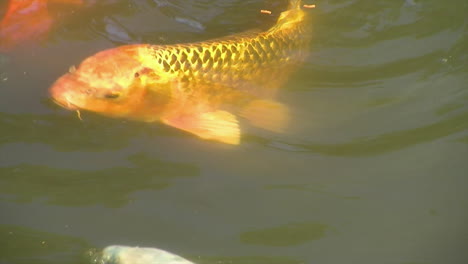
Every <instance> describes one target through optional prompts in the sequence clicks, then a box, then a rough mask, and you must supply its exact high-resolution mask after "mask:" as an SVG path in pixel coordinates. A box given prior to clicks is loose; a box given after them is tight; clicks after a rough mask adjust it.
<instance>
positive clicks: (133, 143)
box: [0, 0, 468, 264]
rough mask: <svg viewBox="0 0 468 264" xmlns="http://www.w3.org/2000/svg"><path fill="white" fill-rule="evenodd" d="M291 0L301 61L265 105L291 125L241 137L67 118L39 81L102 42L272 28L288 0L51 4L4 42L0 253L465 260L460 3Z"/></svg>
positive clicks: (212, 259) (245, 263)
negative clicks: (36, 29) (10, 45)
mask: <svg viewBox="0 0 468 264" xmlns="http://www.w3.org/2000/svg"><path fill="white" fill-rule="evenodd" d="M305 2H307V4H316V5H317V7H316V8H315V9H311V10H308V13H309V15H310V22H309V23H310V25H311V27H312V29H313V30H312V33H311V34H312V42H311V44H310V47H309V51H310V56H309V57H308V58H307V59H306V62H305V63H304V65H303V66H302V67H301V68H300V69H299V70H298V71H297V72H296V73H295V74H294V75H293V76H292V78H291V79H290V80H289V81H288V83H287V84H286V85H285V86H284V87H282V89H281V90H280V91H279V98H278V100H280V101H281V102H283V103H285V104H286V105H288V106H289V107H290V108H291V113H292V120H291V125H290V127H289V128H288V131H287V132H286V133H284V134H275V133H272V132H268V131H264V130H261V129H255V128H252V127H248V125H246V126H245V130H244V131H243V134H242V142H241V144H240V145H239V146H231V145H224V144H221V143H216V142H211V141H205V140H201V139H199V138H197V137H195V136H193V135H190V134H187V133H185V132H182V131H179V130H176V129H174V128H171V127H168V126H165V125H163V124H159V123H151V124H147V123H140V122H132V121H125V120H119V119H111V118H107V117H103V116H99V115H95V114H91V113H87V112H82V118H83V120H79V119H78V118H77V116H76V113H74V112H71V111H67V110H65V109H62V108H60V107H59V106H57V105H55V104H53V103H52V102H51V99H50V96H49V94H48V89H49V87H50V86H51V85H52V83H53V82H54V81H55V80H56V79H57V78H58V77H60V76H61V75H62V74H64V73H65V72H67V71H68V69H69V67H70V66H72V65H77V64H78V63H79V62H80V61H82V60H83V59H85V58H86V57H88V56H90V55H92V54H94V53H96V52H98V51H101V50H104V49H108V48H113V47H116V46H119V45H124V44H130V43H155V44H171V43H185V42H193V41H203V40H207V39H211V38H216V37H221V36H226V35H230V34H234V33H237V32H242V31H245V30H249V29H252V28H268V27H269V26H271V25H272V24H274V22H275V19H276V17H277V15H278V14H279V13H280V12H281V10H284V8H285V7H286V1H280V0H277V1H276V0H270V1H261V0H249V1H245V0H242V1H241V0H226V1H210V0H203V1H195V0H191V1H182V0H154V1H150V0H147V1H145V0H140V1H139V0H126V1H123V0H114V1H112V0H108V1H98V3H94V4H89V5H88V6H86V7H77V6H72V7H70V6H67V5H66V4H63V5H60V6H56V7H54V8H55V10H51V12H52V11H53V12H52V13H53V14H54V16H55V17H56V20H55V21H54V24H53V28H52V29H51V31H50V32H49V33H48V34H47V37H46V38H45V39H42V40H38V41H31V43H28V45H25V46H24V47H21V48H18V49H14V50H12V51H9V52H4V53H0V128H1V130H0V215H1V216H0V245H2V246H0V263H2V264H3V263H8V264H22V263H51V264H54V263H92V258H91V257H90V256H89V255H90V254H91V253H90V252H94V251H99V250H101V249H102V248H103V247H106V246H108V245H115V244H119V245H128V246H142V247H143V246H144V247H157V248H161V249H164V250H168V251H170V252H173V253H176V254H179V255H181V256H183V257H185V258H187V259H189V260H191V261H193V262H194V263H197V264H205V263H206V264H208V263H233V264H236V263H240V264H276V263H278V264H300V263H323V264H328V263H369V264H371V263H372V264H373V263H383V264H438V263H450V264H458V263H459V264H464V263H468V253H467V251H466V245H468V224H467V223H468V210H467V208H468V192H467V191H466V190H467V187H468V38H467V36H468V17H467V15H466V14H468V2H467V1H462V0H450V1H446V2H441V1H434V0H429V1H418V0H406V1H405V0H398V1H370V0H339V1H328V0H324V1H305ZM89 3H91V2H89ZM5 6H6V5H4V4H3V3H2V4H0V8H5ZM260 9H267V10H271V11H272V15H271V16H269V15H265V14H261V13H260V12H259V11H260ZM4 13H5V11H4V10H0V15H2V14H4ZM0 41H1V40H0ZM243 129H244V128H243Z"/></svg>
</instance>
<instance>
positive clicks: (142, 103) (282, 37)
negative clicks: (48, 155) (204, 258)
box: [50, 0, 310, 144]
mask: <svg viewBox="0 0 468 264" xmlns="http://www.w3.org/2000/svg"><path fill="white" fill-rule="evenodd" d="M305 20H306V12H305V11H304V10H303V9H302V6H301V1H300V0H291V1H290V2H289V9H288V10H286V11H284V12H282V13H281V14H280V16H279V18H278V21H277V23H276V24H275V25H274V26H273V27H272V28H270V29H269V30H267V31H264V32H261V31H249V32H245V33H241V34H236V35H232V36H227V37H224V38H219V39H215V40H210V41H204V42H197V43H188V44H176V45H149V44H135V45H126V46H121V47H117V48H114V49H109V50H105V51H102V52H99V53H97V54H95V55H94V56H91V57H89V58H87V59H86V60H84V61H83V62H82V63H81V64H80V65H79V66H78V67H77V68H76V69H73V70H70V72H69V73H67V74H65V75H63V76H62V77H60V78H59V79H58V80H57V81H56V82H55V83H54V85H53V86H52V87H51V90H50V92H51V95H52V97H53V99H54V101H55V102H57V103H58V104H59V105H61V106H63V107H65V108H68V109H70V110H88V111H92V112H96V113H99V114H102V115H106V116H110V117H117V118H126V119H132V120H138V121H145V122H154V121H160V122H162V123H164V124H167V125H169V126H172V127H176V128H178V129H181V130H184V131H187V132H190V133H192V134H195V135H197V136H199V137H201V138H203V139H210V140H215V141H218V142H223V143H228V144H239V143H240V135H241V132H240V127H239V121H238V117H242V118H245V119H247V120H248V121H249V122H250V123H251V124H252V125H254V126H256V127H260V128H263V129H267V130H270V131H274V132H284V131H285V130H286V129H287V127H288V120H289V110H288V107H287V106H285V105H284V104H282V103H279V102H277V101H275V100H274V97H275V94H276V91H277V89H278V88H279V87H281V86H282V85H283V84H284V83H285V82H286V81H287V79H288V77H289V76H290V75H291V73H292V72H293V71H294V70H295V69H296V68H297V67H298V65H300V62H301V61H303V60H304V57H305V56H306V54H307V52H306V48H307V44H308V43H309V38H310V35H309V34H308V32H307V30H306V28H307V27H306V26H305V25H306V23H305Z"/></svg>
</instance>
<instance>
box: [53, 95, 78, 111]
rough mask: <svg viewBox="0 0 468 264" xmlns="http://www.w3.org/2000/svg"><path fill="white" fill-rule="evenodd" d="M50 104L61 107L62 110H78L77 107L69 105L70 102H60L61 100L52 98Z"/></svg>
mask: <svg viewBox="0 0 468 264" xmlns="http://www.w3.org/2000/svg"><path fill="white" fill-rule="evenodd" d="M52 102H54V103H55V104H57V105H59V106H61V107H63V108H66V109H68V110H78V109H79V107H78V106H76V105H74V104H72V103H70V101H68V100H67V101H61V100H58V99H56V98H52Z"/></svg>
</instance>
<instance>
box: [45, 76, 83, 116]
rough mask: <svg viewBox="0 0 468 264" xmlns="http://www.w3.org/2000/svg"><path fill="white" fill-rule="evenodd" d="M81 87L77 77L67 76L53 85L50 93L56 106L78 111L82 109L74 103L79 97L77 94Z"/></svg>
mask: <svg viewBox="0 0 468 264" xmlns="http://www.w3.org/2000/svg"><path fill="white" fill-rule="evenodd" d="M79 87H80V83H79V82H78V81H77V80H76V78H75V76H73V75H71V74H65V75H63V76H62V77H60V78H59V79H58V80H57V81H56V82H55V83H54V84H53V85H52V87H51V88H50V90H49V92H50V95H51V97H52V101H53V102H54V103H55V104H57V105H59V106H61V107H63V108H66V109H69V110H78V109H79V108H80V107H79V106H78V105H77V104H76V103H74V101H76V99H77V97H79V94H78V93H77V92H76V90H77V89H79Z"/></svg>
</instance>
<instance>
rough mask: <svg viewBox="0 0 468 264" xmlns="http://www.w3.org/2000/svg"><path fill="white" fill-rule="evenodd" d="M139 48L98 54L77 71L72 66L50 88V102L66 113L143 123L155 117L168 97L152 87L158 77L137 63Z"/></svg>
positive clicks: (126, 47)
mask: <svg viewBox="0 0 468 264" xmlns="http://www.w3.org/2000/svg"><path fill="white" fill-rule="evenodd" d="M139 46H140V45H129V46H123V47H119V48H115V49H109V50H105V51H101V52H99V53H97V54H95V55H94V56H91V57H89V58H87V59H85V60H84V61H83V62H82V63H81V64H80V65H79V66H78V67H77V68H74V67H72V68H71V69H70V71H69V72H68V73H66V74H65V75H63V76H61V77H60V78H59V79H58V80H57V81H56V82H55V83H54V84H53V85H52V87H51V88H50V93H51V96H52V98H53V100H54V101H55V102H56V103H57V104H59V105H61V106H62V107H64V108H67V109H70V110H88V111H92V112H97V113H100V114H103V115H106V116H112V117H123V118H129V119H143V120H146V119H151V118H154V117H156V116H157V112H160V110H161V109H163V106H164V104H165V103H166V102H167V100H168V96H167V94H165V93H164V92H161V91H163V90H164V89H159V90H156V89H155V88H154V87H153V86H155V85H156V84H157V81H158V80H159V78H158V75H157V74H156V71H154V70H152V69H151V68H148V67H145V66H144V65H143V64H142V63H141V61H140V60H139V49H141V48H142V47H139ZM154 91H157V92H154ZM164 91H165V90H164ZM149 108H151V109H149ZM147 121H151V120H147Z"/></svg>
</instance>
